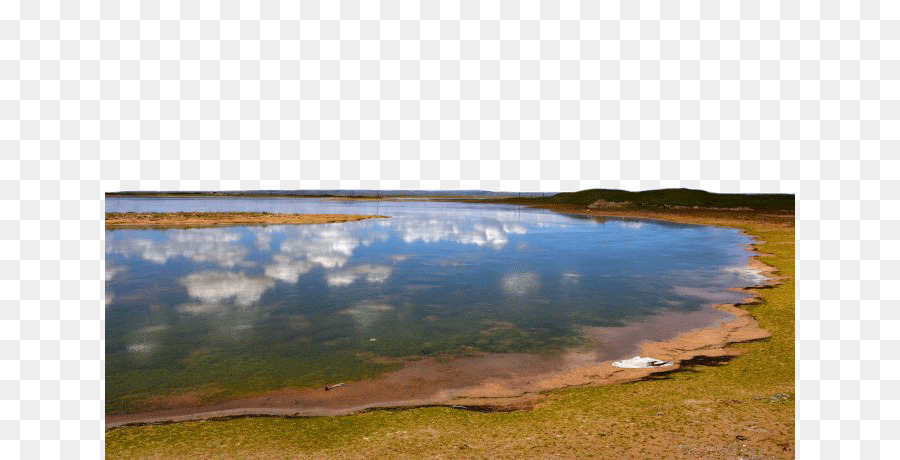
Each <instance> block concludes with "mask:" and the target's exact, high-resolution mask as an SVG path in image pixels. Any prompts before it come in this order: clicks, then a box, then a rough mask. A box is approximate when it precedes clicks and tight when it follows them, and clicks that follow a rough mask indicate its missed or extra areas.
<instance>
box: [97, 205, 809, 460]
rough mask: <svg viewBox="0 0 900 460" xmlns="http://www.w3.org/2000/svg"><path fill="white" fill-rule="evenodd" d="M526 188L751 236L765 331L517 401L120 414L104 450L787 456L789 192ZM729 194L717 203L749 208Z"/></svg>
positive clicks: (755, 310)
mask: <svg viewBox="0 0 900 460" xmlns="http://www.w3.org/2000/svg"><path fill="white" fill-rule="evenodd" d="M588 198H592V197H588ZM598 199H601V198H598ZM530 200H534V199H530ZM782 200H783V201H784V202H785V203H786V201H787V200H784V199H782ZM523 201H524V200H523ZM537 201H538V202H535V201H531V202H530V203H528V204H531V205H536V206H540V207H545V208H549V209H554V210H557V211H560V212H577V213H583V214H594V215H598V216H599V215H617V216H632V217H646V218H656V219H666V220H672V221H679V222H689V223H697V224H705V225H724V226H730V227H736V228H740V229H742V230H744V231H745V232H747V233H748V234H750V235H753V236H755V237H757V238H758V239H759V240H760V242H759V244H757V245H756V247H757V250H758V251H759V252H761V253H764V254H765V255H762V256H760V257H759V259H760V260H761V261H762V262H765V263H767V264H769V265H771V266H773V267H775V268H776V269H777V273H776V274H777V275H778V276H780V277H781V279H780V283H781V284H779V285H778V286H775V287H772V288H767V289H760V290H758V293H759V294H760V295H761V298H760V300H759V301H758V302H756V303H754V304H751V305H748V306H746V308H747V310H749V311H750V312H751V313H752V314H753V315H754V316H755V317H756V318H757V320H758V321H759V323H760V325H761V326H762V327H763V328H765V329H767V330H768V331H770V332H771V333H772V337H771V338H769V339H766V340H762V341H757V342H750V343H742V344H734V345H731V346H732V347H734V348H738V349H740V350H742V351H744V354H743V355H741V356H739V357H737V358H735V359H733V360H732V361H730V362H728V363H727V364H721V363H720V364H718V365H689V366H685V368H684V370H683V371H681V372H676V373H671V374H667V375H664V376H660V377H657V378H655V379H653V380H648V381H643V382H637V383H631V384H623V385H608V386H600V387H583V388H568V389H563V390H556V391H553V392H550V393H548V394H547V398H546V399H545V401H544V402H543V403H541V404H540V405H539V406H538V407H537V408H536V409H534V410H530V411H520V412H505V413H480V412H472V411H464V410H457V409H452V408H442V407H432V408H419V409H409V410H379V411H370V412H364V413H359V414H354V415H349V416H343V417H321V418H243V419H233V420H228V421H206V422H190V423H178V424H170V425H159V426H136V427H125V428H119V429H115V430H110V431H108V432H107V438H106V453H107V457H108V458H212V457H216V458H219V457H230V458H313V457H314V458H323V457H328V458H342V457H368V458H370V457H376V458H377V457H388V458H396V457H405V458H419V457H454V458H456V457H466V458H470V457H498V458H522V457H540V456H547V457H562V458H583V457H593V458H596V457H600V458H621V457H626V456H628V457H638V458H648V457H652V458H696V457H711V458H738V457H742V458H792V457H793V456H794V217H793V212H792V209H793V197H792V196H790V210H788V209H784V207H785V204H784V203H782V204H780V205H777V206H763V207H761V208H754V209H757V211H755V212H747V211H725V210H721V209H683V208H680V207H672V206H671V205H668V206H666V205H662V206H643V207H642V209H635V208H636V207H635V206H634V205H629V208H623V207H615V206H613V207H606V209H603V207H599V208H597V209H593V210H589V209H587V208H586V204H585V203H583V202H577V203H576V202H569V203H566V202H561V200H557V201H556V202H548V201H549V200H543V199H538V200H537ZM596 201H597V200H593V201H591V203H594V202H596ZM607 201H608V200H607ZM625 201H627V200H625ZM632 203H633V202H632ZM736 203H737V204H736V205H735V204H734V203H729V204H728V207H737V208H746V207H749V206H746V202H741V201H740V200H738V201H737V202H736ZM523 204H524V203H523ZM675 206H686V205H681V204H678V205H675ZM691 206H694V205H691ZM697 206H699V205H697Z"/></svg>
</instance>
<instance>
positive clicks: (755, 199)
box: [506, 188, 794, 211]
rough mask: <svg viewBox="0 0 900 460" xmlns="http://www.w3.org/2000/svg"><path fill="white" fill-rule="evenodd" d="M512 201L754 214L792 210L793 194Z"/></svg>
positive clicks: (611, 194)
mask: <svg viewBox="0 0 900 460" xmlns="http://www.w3.org/2000/svg"><path fill="white" fill-rule="evenodd" d="M506 201H509V202H513V203H515V202H521V203H526V202H527V203H533V204H568V205H578V206H589V207H595V208H647V207H657V208H659V207H665V208H694V207H698V208H716V209H723V208H727V209H747V210H755V211H763V210H767V211H793V210H794V195H790V194H784V193H758V194H751V193H711V192H705V191H703V190H692V189H687V188H667V189H661V190H647V191H643V192H629V191H626V190H613V189H590V190H582V191H579V192H563V193H557V194H555V195H552V196H547V197H533V198H521V199H520V198H508V199H507V200H506Z"/></svg>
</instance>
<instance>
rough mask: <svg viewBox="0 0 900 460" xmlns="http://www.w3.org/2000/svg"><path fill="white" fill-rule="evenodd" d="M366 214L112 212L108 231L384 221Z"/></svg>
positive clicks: (107, 214)
mask: <svg viewBox="0 0 900 460" xmlns="http://www.w3.org/2000/svg"><path fill="white" fill-rule="evenodd" d="M384 217H387V216H372V215H363V214H273V213H267V212H121V213H120V212H108V213H106V228H107V229H115V228H132V229H133V228H161V227H162V228H197V227H225V226H235V225H276V224H327V223H335V222H352V221H356V220H363V219H373V218H384Z"/></svg>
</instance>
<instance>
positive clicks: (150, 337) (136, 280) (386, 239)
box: [106, 198, 760, 413]
mask: <svg viewBox="0 0 900 460" xmlns="http://www.w3.org/2000/svg"><path fill="white" fill-rule="evenodd" d="M106 210H107V211H108V212H127V211H144V212H148V211H268V212H292V213H355V214H380V215H387V216H391V218H389V219H372V220H365V221H360V222H352V223H343V224H324V225H274V226H265V227H263V226H249V227H226V228H208V229H166V230H107V231H106V280H107V281H106V397H107V412H110V413H112V412H123V411H133V410H140V409H141V408H142V407H143V406H142V401H145V400H147V399H148V398H150V397H152V396H155V395H163V394H171V393H178V392H184V391H186V390H191V389H204V390H205V391H211V392H212V393H211V394H215V395H216V397H228V396H231V395H240V394H246V393H248V392H257V391H265V390H272V389H277V388H282V387H287V386H320V385H325V384H329V383H335V382H342V381H350V380H354V379H359V378H363V377H366V376H371V375H375V374H377V373H378V372H380V371H384V370H385V369H389V368H391V367H392V366H393V367H397V366H398V364H396V363H393V364H389V363H390V359H382V358H405V357H415V356H427V355H435V354H454V353H465V352H475V351H478V352H513V351H515V352H541V353H552V352H554V351H558V350H561V349H564V348H566V347H573V346H578V345H579V343H581V342H580V340H581V338H580V335H579V330H580V329H579V328H581V327H584V326H619V325H623V324H626V323H633V322H640V321H645V320H647V319H648V318H651V317H653V316H655V315H661V314H671V313H672V312H692V311H698V310H700V309H702V308H704V307H708V306H709V305H710V304H712V303H725V302H737V301H739V300H740V299H741V298H742V297H744V296H743V295H741V294H739V293H736V292H733V291H729V290H728V289H729V288H734V287H741V286H748V285H752V284H756V283H758V282H759V281H760V279H759V278H758V275H754V274H752V273H748V272H746V271H745V270H742V267H743V266H744V264H746V262H747V258H748V256H749V254H748V253H747V252H746V251H745V249H744V248H743V247H741V246H740V245H742V244H747V243H750V242H751V241H750V238H749V237H747V236H745V235H742V234H740V233H739V232H738V231H737V230H734V229H726V228H716V227H703V226H693V225H681V224H673V223H665V222H660V221H651V220H636V219H594V218H587V217H584V216H575V215H565V214H559V213H554V212H550V211H544V210H535V209H529V208H524V207H516V206H505V205H494V204H462V203H436V202H419V201H407V202H373V201H337V200H335V201H330V200H317V199H288V198H268V199H258V198H177V199H175V198H165V199H163V198H111V199H107V200H106ZM714 319H715V318H712V317H711V318H710V322H712V321H713V320H714ZM610 357H611V358H620V357H622V356H610ZM625 357H630V356H625Z"/></svg>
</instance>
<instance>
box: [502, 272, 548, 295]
mask: <svg viewBox="0 0 900 460" xmlns="http://www.w3.org/2000/svg"><path fill="white" fill-rule="evenodd" d="M540 283H541V279H540V277H539V276H538V274H537V273H533V272H522V273H510V274H508V275H506V276H504V277H503V279H501V280H500V287H502V288H503V291H504V292H506V293H507V294H511V295H515V296H523V295H527V294H531V293H533V292H535V291H537V289H538V287H540Z"/></svg>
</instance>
